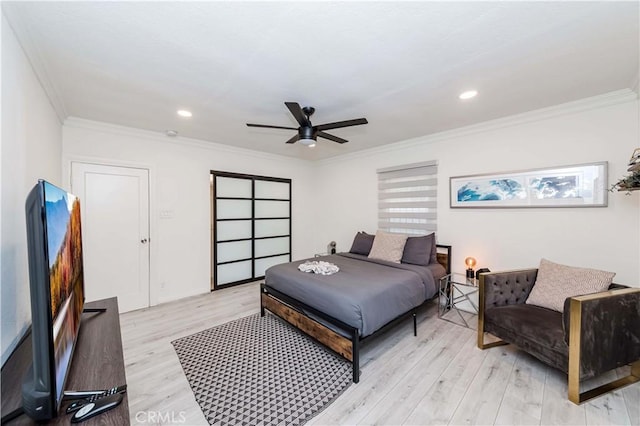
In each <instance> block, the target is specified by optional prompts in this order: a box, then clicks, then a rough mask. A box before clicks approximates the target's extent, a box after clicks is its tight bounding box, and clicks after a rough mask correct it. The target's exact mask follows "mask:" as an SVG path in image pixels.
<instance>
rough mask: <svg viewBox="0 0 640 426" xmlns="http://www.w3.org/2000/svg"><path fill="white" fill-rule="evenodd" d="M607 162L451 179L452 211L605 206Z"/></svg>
mask: <svg viewBox="0 0 640 426" xmlns="http://www.w3.org/2000/svg"><path fill="white" fill-rule="evenodd" d="M607 189H608V183H607V162H606V161H603V162H598V163H589V164H576V165H572V166H561V167H553V168H545V169H530V170H521V171H513V172H503V173H487V174H481V175H469V176H455V177H451V178H449V190H450V206H451V208H523V207H606V206H607V194H608V191H607Z"/></svg>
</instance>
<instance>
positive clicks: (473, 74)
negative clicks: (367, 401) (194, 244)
mask: <svg viewBox="0 0 640 426" xmlns="http://www.w3.org/2000/svg"><path fill="white" fill-rule="evenodd" d="M639 4H640V3H638V2H635V1H634V2H601V3H584V2H464V3H463V2H375V3H374V2H6V1H3V2H2V7H3V10H4V11H5V15H6V16H7V19H8V21H9V22H10V23H11V25H12V27H13V28H14V30H15V32H16V34H17V36H18V38H19V40H20V42H21V43H22V45H23V47H24V49H25V51H26V52H27V54H28V55H29V57H30V59H31V61H32V63H33V64H34V67H35V68H36V72H37V73H38V74H39V76H40V78H41V80H42V81H43V84H44V86H45V88H46V89H47V90H48V92H49V95H50V96H51V97H52V98H53V103H54V105H55V106H56V108H57V110H58V113H59V114H60V115H61V116H62V118H66V117H69V116H75V117H81V118H86V119H91V120H99V121H104V122H109V123H115V124H119V125H124V126H132V127H136V128H140V129H146V130H152V131H158V132H164V131H165V130H167V129H175V130H177V131H178V132H179V133H180V135H181V136H186V137H191V138H197V139H203V140H207V141H213V142H218V143H224V144H229V145H235V146H239V147H245V148H250V149H254V150H260V151H265V152H271V153H276V154H283V155H289V156H294V157H299V158H307V159H321V158H327V157H331V156H336V155H341V154H344V153H348V152H353V151H358V150H362V149H366V148H370V147H375V146H380V145H383V144H388V143H393V142H398V141H402V140H406V139H410V138H414V137H418V136H422V135H427V134H433V133H437V132H441V131H444V130H448V129H453V128H457V127H462V126H465V125H469V124H474V123H478V122H482V121H486V120H490V119H494V118H499V117H504V116H507V115H512V114H517V113H521V112H525V111H530V110H533V109H538V108H542V107H546V106H551V105H556V104H559V103H564V102H568V101H572V100H577V99H581V98H585V97H589V96H594V95H598V94H602V93H606V92H609V91H613V90H618V89H623V88H629V87H632V86H634V85H635V86H636V87H637V79H638V60H639V45H640V43H639V30H638V27H639V22H640V19H639V16H640V8H639ZM469 88H474V89H476V90H478V91H479V93H480V94H479V95H478V97H477V98H475V99H473V100H469V101H465V102H462V101H460V100H459V99H458V97H457V96H458V94H459V93H460V92H462V91H463V90H465V89H469ZM285 101H293V102H298V103H300V104H301V105H302V106H305V105H309V106H313V107H315V108H316V113H315V115H314V116H313V117H312V121H313V123H314V124H322V123H325V122H332V121H341V120H347V119H352V118H359V117H366V118H367V119H368V120H369V124H368V125H363V126H357V127H351V128H345V129H337V130H333V131H330V133H333V134H335V135H336V136H339V137H342V138H346V139H349V141H350V142H349V143H347V144H344V145H339V144H336V143H334V142H330V141H326V140H322V139H320V140H319V143H318V145H317V146H316V147H315V148H312V149H310V148H307V147H304V146H302V145H301V144H296V145H287V144H285V143H284V142H285V141H286V140H287V139H289V138H290V137H291V136H293V134H294V132H292V131H288V130H274V129H255V128H248V127H246V126H245V123H247V122H252V123H262V124H272V125H281V126H292V127H297V125H296V123H295V121H294V119H293V117H292V116H291V115H290V114H289V112H288V110H287V109H286V107H285V105H284V102H285ZM180 108H185V109H188V110H190V111H192V112H193V117H192V118H191V119H184V118H180V117H178V116H177V115H176V110H177V109H180Z"/></svg>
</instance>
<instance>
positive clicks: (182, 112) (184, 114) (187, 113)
mask: <svg viewBox="0 0 640 426" xmlns="http://www.w3.org/2000/svg"><path fill="white" fill-rule="evenodd" d="M178 115H179V116H180V117H185V118H190V117H191V116H193V114H191V111H187V110H186V109H179V110H178Z"/></svg>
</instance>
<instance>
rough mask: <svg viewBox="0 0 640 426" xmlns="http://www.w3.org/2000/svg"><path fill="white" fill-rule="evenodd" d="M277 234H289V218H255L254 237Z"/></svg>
mask: <svg viewBox="0 0 640 426" xmlns="http://www.w3.org/2000/svg"><path fill="white" fill-rule="evenodd" d="M278 235H289V219H256V232H255V237H256V238H261V237H275V236H278Z"/></svg>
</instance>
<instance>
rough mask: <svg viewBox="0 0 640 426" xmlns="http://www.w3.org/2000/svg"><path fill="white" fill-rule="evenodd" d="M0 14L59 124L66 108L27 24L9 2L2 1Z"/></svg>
mask: <svg viewBox="0 0 640 426" xmlns="http://www.w3.org/2000/svg"><path fill="white" fill-rule="evenodd" d="M2 14H3V15H4V17H5V19H6V22H7V23H8V24H9V27H10V28H11V29H12V31H13V33H14V35H15V37H16V40H17V41H18V44H19V45H20V47H21V48H22V51H23V52H24V54H25V56H26V57H27V60H28V61H29V63H30V64H31V68H32V69H33V72H34V73H35V75H36V78H37V79H38V81H39V82H40V86H42V89H43V90H44V92H45V94H46V95H47V98H49V102H50V103H51V106H52V107H53V109H54V111H55V112H56V115H57V116H58V120H59V121H60V124H62V123H64V120H65V119H66V118H67V117H68V116H69V114H68V112H67V108H66V106H65V104H64V101H63V99H62V96H60V91H59V90H58V88H57V87H56V85H55V84H54V83H53V81H52V80H51V79H50V78H49V75H51V74H50V72H49V69H48V68H47V65H46V62H45V61H44V60H43V57H42V53H41V50H40V49H39V48H38V47H37V45H36V43H34V41H33V39H32V37H31V34H30V32H29V29H28V26H27V25H26V24H25V23H24V21H23V20H22V17H21V16H20V13H19V12H18V11H17V10H16V9H15V8H14V6H13V5H12V4H11V2H2Z"/></svg>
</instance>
